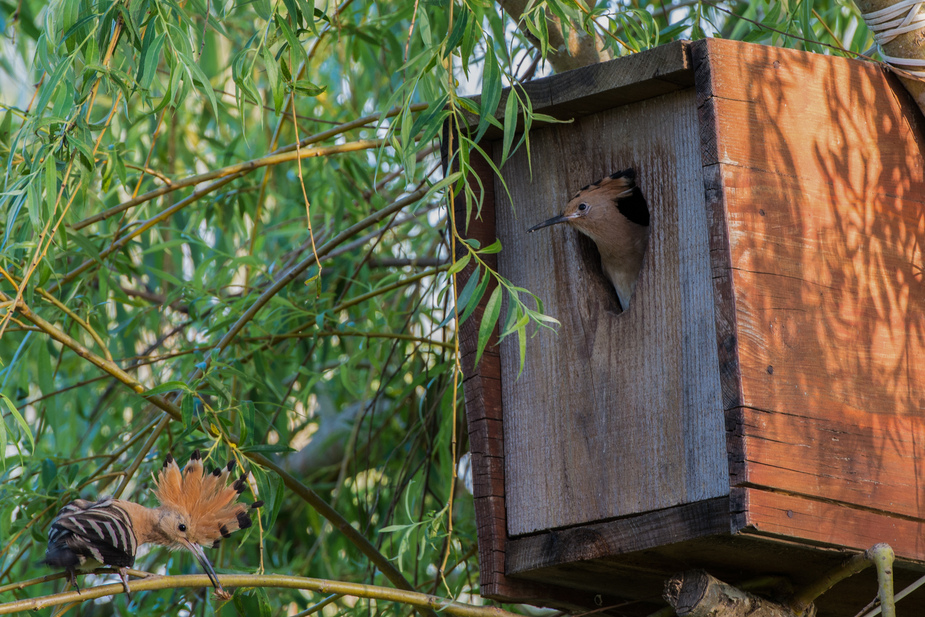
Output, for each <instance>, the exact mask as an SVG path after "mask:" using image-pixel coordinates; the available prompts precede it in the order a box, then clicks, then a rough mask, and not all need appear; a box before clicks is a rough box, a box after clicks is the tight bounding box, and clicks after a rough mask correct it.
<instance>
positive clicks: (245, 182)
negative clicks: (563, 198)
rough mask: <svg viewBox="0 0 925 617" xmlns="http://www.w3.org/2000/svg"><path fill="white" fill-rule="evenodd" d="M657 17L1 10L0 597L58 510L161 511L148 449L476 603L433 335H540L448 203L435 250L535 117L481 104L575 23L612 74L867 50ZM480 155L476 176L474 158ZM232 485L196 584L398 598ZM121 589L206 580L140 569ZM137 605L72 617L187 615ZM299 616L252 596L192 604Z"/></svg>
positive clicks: (75, 0) (733, 20) (812, 26)
mask: <svg viewBox="0 0 925 617" xmlns="http://www.w3.org/2000/svg"><path fill="white" fill-rule="evenodd" d="M672 7H673V8H670V9H669V8H666V7H665V5H664V4H662V3H653V2H646V1H639V2H637V1H634V2H632V3H623V4H618V3H606V2H601V3H598V4H596V5H593V6H588V5H585V4H582V3H578V2H576V1H575V0H548V1H545V2H534V3H530V4H529V5H528V9H527V14H525V15H524V16H523V17H522V20H521V21H520V22H517V23H515V22H514V21H513V20H512V19H511V18H510V17H509V16H506V15H505V14H504V13H503V12H502V11H501V10H500V9H499V8H498V7H497V6H495V5H494V4H492V3H490V2H488V1H487V0H422V1H421V2H404V1H400V2H373V1H371V0H354V1H353V2H351V1H349V0H348V1H346V2H343V3H340V4H337V3H335V2H331V1H329V0H281V1H276V2H270V1H269V0H257V1H255V2H232V1H225V0H223V1H221V2H211V1H209V2H202V1H198V0H197V1H193V2H175V1H173V0H136V1H133V2H125V1H117V0H54V1H53V2H51V3H50V4H47V5H46V3H45V2H39V1H38V0H23V1H22V2H6V1H0V30H3V33H4V36H5V43H4V47H3V48H2V49H3V50H4V51H3V52H0V86H2V87H0V160H2V163H3V166H2V169H3V171H2V189H0V268H2V270H0V293H2V294H3V295H2V296H0V412H2V417H0V448H2V450H0V586H2V585H5V584H7V583H10V582H15V581H24V580H27V579H29V578H32V577H37V576H41V575H43V574H45V573H46V572H47V571H46V570H45V569H44V568H42V567H41V566H38V565H36V564H37V562H39V560H40V559H41V558H42V555H43V552H44V546H45V542H46V541H47V528H48V524H49V522H50V521H51V519H52V518H53V516H54V514H55V513H56V512H57V510H58V509H60V507H61V506H62V505H64V504H65V503H67V502H68V501H70V500H72V499H74V498H76V497H79V496H84V497H94V496H96V495H100V494H107V493H114V492H117V491H118V492H120V493H121V495H122V496H123V497H124V498H130V499H133V500H137V501H139V502H141V503H144V504H146V505H153V504H152V502H151V497H150V496H149V492H148V491H147V490H145V489H147V488H149V487H150V480H149V478H150V473H151V472H152V471H154V470H156V469H157V468H158V466H159V463H160V461H161V460H162V458H163V457H164V455H165V454H166V453H167V452H172V453H173V454H174V456H176V457H177V458H178V459H180V460H181V462H182V461H184V460H185V459H186V457H187V456H188V455H189V454H190V453H191V452H192V450H193V449H194V448H196V447H199V448H201V449H203V451H204V452H207V453H208V456H209V458H210V459H211V461H210V462H211V463H212V464H216V465H217V464H221V463H223V462H224V461H226V460H227V459H229V458H232V457H233V458H236V459H237V460H239V462H242V463H243V462H245V459H246V458H248V457H250V458H256V459H258V460H260V457H267V458H269V459H272V460H273V461H275V462H276V463H278V464H279V465H280V466H281V467H282V468H283V469H284V470H285V471H286V473H288V474H290V476H292V477H293V478H295V479H297V480H299V481H300V482H301V483H303V484H306V485H308V486H310V487H312V488H313V489H314V490H315V491H316V492H317V493H318V494H319V495H320V496H321V498H323V499H324V500H325V501H326V502H327V503H329V504H330V505H331V506H332V507H333V508H334V509H335V510H336V511H337V512H339V513H340V515H341V516H342V517H344V519H346V521H347V522H348V523H349V525H350V526H352V527H353V528H354V529H357V530H359V532H360V533H361V534H362V535H364V536H365V537H366V538H368V539H369V540H370V541H371V542H373V543H374V544H376V546H377V547H378V548H379V550H380V551H381V552H382V554H383V559H384V560H385V561H387V562H391V563H393V564H395V565H396V566H397V567H398V568H399V570H400V571H401V573H402V574H403V575H404V577H405V579H406V580H407V581H409V582H410V583H411V584H413V585H415V586H416V587H417V588H419V589H421V590H425V591H429V592H436V591H439V590H443V591H444V592H446V593H447V594H448V595H453V596H460V595H463V594H474V593H477V590H478V587H477V578H478V576H477V575H478V564H477V562H476V560H475V558H474V557H473V555H474V550H473V547H474V543H475V521H474V514H473V507H472V499H471V496H469V495H468V494H467V493H465V491H464V490H460V488H459V486H460V485H459V483H456V482H455V481H454V474H453V470H454V468H455V464H456V459H458V457H459V456H460V455H461V453H463V452H465V451H466V450H467V449H468V445H467V443H466V438H465V435H466V434H467V431H466V430H465V422H464V414H463V413H462V411H461V396H462V392H461V387H460V386H459V384H460V382H461V380H460V379H458V375H456V374H455V371H456V370H457V362H456V359H455V357H454V353H455V348H456V341H455V338H454V337H455V332H456V328H457V325H458V324H459V323H464V322H465V321H466V320H468V319H470V318H471V317H472V316H473V315H474V314H476V313H475V309H476V306H477V305H478V304H479V302H481V301H485V311H484V315H483V317H482V321H481V323H480V324H479V327H478V355H479V356H481V354H482V353H483V352H484V351H485V349H486V348H487V347H488V345H489V344H491V343H490V341H491V336H490V335H491V334H492V332H498V333H499V334H500V337H501V338H505V337H509V336H511V337H514V336H516V337H517V349H519V351H520V357H521V363H520V370H521V371H523V370H524V363H523V359H524V354H525V352H526V345H527V340H528V338H529V335H530V334H532V333H533V332H535V331H536V329H537V327H554V326H555V324H556V322H555V320H554V319H552V318H551V317H549V316H546V315H544V314H543V305H542V302H541V299H540V298H537V297H535V296H534V295H533V294H532V293H531V292H530V291H528V290H526V289H523V288H520V287H517V286H516V285H514V284H513V283H512V282H510V281H507V280H505V279H504V278H503V277H501V276H499V275H498V273H497V272H494V271H492V270H491V269H490V268H489V266H488V264H487V263H486V260H485V257H486V256H487V255H492V254H494V253H497V252H498V251H500V250H502V248H503V247H501V246H500V244H498V243H495V244H493V245H491V246H486V247H481V246H479V245H478V243H477V242H474V241H469V240H465V239H464V237H462V236H460V235H456V234H454V233H452V232H451V231H450V230H451V229H452V227H451V226H450V221H449V220H448V219H450V218H452V217H453V216H454V215H453V214H451V213H450V211H449V209H448V208H447V207H446V206H447V201H448V195H450V194H452V195H453V196H454V197H455V198H456V199H457V200H459V201H458V203H460V204H462V206H463V207H462V208H461V209H460V210H459V211H460V212H461V213H462V215H463V218H462V219H461V220H459V221H456V224H457V226H458V227H459V228H461V229H465V228H466V227H467V225H468V224H469V223H470V222H471V221H472V220H473V219H474V218H477V217H479V216H480V214H481V208H482V203H483V202H482V195H483V191H484V188H485V187H483V186H481V185H479V184H478V182H473V181H471V180H472V176H471V175H470V173H469V172H470V170H471V160H472V157H474V156H477V155H481V156H484V157H485V158H486V159H487V160H488V161H489V162H490V164H492V165H494V166H496V171H497V172H498V173H499V178H500V186H501V188H504V183H503V174H501V173H500V172H501V171H503V164H504V160H506V159H507V158H508V157H509V156H510V155H511V154H512V153H514V152H516V151H518V150H519V149H520V148H526V149H527V151H528V153H529V145H530V142H529V130H530V128H531V126H532V123H534V122H537V121H540V120H542V121H547V122H549V121H552V118H549V117H545V116H542V115H540V114H536V113H534V112H533V109H532V104H531V101H530V100H529V98H528V97H527V96H526V95H525V91H524V89H523V88H522V87H514V88H513V89H510V90H509V91H508V94H507V96H504V92H503V89H504V88H505V87H506V86H509V85H510V84H512V83H514V84H519V83H520V80H521V78H523V77H524V76H525V75H527V74H532V71H533V69H527V68H526V67H530V66H531V65H532V66H533V68H536V70H537V71H538V72H539V73H540V74H541V73H542V72H543V71H544V70H548V67H546V65H545V63H544V62H543V61H541V60H540V58H538V57H537V54H539V53H542V54H547V53H551V52H554V51H556V50H555V49H553V47H552V45H551V43H550V40H551V37H553V36H554V35H556V34H561V31H562V30H566V31H567V30H570V29H573V28H582V29H584V30H585V31H586V32H587V33H589V34H592V35H594V36H599V37H600V40H601V43H602V46H603V47H604V48H605V49H606V50H607V51H608V52H609V53H612V54H614V55H622V54H627V53H632V52H635V51H640V50H643V49H647V48H649V47H653V46H655V45H659V44H662V43H665V42H667V41H670V40H673V39H677V38H685V37H687V38H690V37H694V38H697V37H701V36H704V35H705V34H715V35H717V36H724V37H732V38H741V39H744V40H752V41H759V42H764V43H770V44H779V45H791V46H796V47H801V48H806V49H810V50H814V51H821V52H823V53H837V52H835V51H833V50H832V49H831V48H829V47H826V46H825V45H826V44H831V45H838V46H842V45H844V46H847V48H848V49H849V50H851V51H862V50H863V49H864V48H865V47H866V46H867V45H869V43H870V37H869V35H868V33H867V30H866V28H865V27H864V26H863V24H861V23H860V22H859V19H858V16H857V11H856V9H854V8H853V6H852V5H850V4H848V3H840V2H835V1H831V0H830V1H826V2H821V1H820V2H810V1H809V0H802V1H800V2H794V1H793V0H791V2H784V3H777V2H770V1H763V2H749V3H744V2H740V3H723V4H721V5H717V6H714V5H712V4H708V3H701V2H687V1H685V2H678V3H675V4H674V5H672ZM804 39H806V40H804ZM538 50H539V51H538ZM534 59H535V60H537V62H536V63H532V62H531V60H534ZM477 91H481V93H482V96H481V98H480V99H471V98H466V96H465V95H468V94H472V93H474V92H477ZM466 114H468V116H467V115H466ZM467 118H471V119H473V120H472V124H473V127H472V130H467V129H466V126H467V123H468V122H469V120H468V119H467ZM518 123H519V124H520V126H522V127H525V128H526V129H527V130H526V131H523V130H518V129H517V128H516V127H517V124H518ZM445 125H448V126H450V127H451V128H453V129H454V132H453V140H454V141H453V149H452V153H451V160H450V161H448V162H449V164H450V167H449V169H450V170H451V171H450V173H448V175H446V176H444V175H442V174H443V171H442V169H443V168H442V166H441V164H440V163H441V161H440V158H439V152H440V149H439V143H438V140H439V139H440V138H441V135H442V131H443V128H444V126H445ZM491 129H493V130H499V131H500V132H499V133H498V134H499V135H501V140H502V150H503V151H502V152H501V157H500V160H498V161H493V160H492V158H491V157H490V156H485V152H483V151H482V150H481V147H480V145H479V141H480V140H481V139H482V137H483V136H484V135H485V133H486V132H487V131H488V130H491ZM297 142H299V145H298V147H296V145H295V144H296V143H297ZM297 154H301V155H302V157H303V158H302V159H301V161H299V160H297V159H296V156H297ZM309 219H310V223H311V226H310V228H309V225H308V223H309ZM454 256H456V258H455V259H454ZM465 267H469V268H470V269H473V270H474V273H473V274H472V275H471V276H470V278H469V279H468V282H467V283H466V284H465V285H464V286H461V287H460V288H459V289H455V288H454V285H453V284H452V278H451V277H452V276H453V275H454V274H456V273H458V272H460V271H462V269H463V268H465ZM454 386H455V387H456V388H457V389H455V390H454ZM165 413H167V414H170V416H169V417H170V418H171V419H170V421H169V422H162V419H163V418H164V417H165V415H164V414H165ZM135 463H137V464H138V471H137V473H134V475H132V476H131V477H124V476H123V475H122V474H123V472H125V471H126V470H128V469H130V468H132V465H133V464H135ZM248 466H249V468H250V469H251V470H252V472H253V478H254V481H253V485H252V486H253V487H254V488H255V489H256V492H257V493H259V498H260V499H263V500H264V501H265V502H266V506H265V507H264V508H263V509H262V510H261V516H260V520H259V524H257V525H255V527H254V528H253V529H252V530H250V531H249V532H247V533H239V534H236V535H235V536H234V537H233V539H231V540H229V541H228V542H227V543H226V545H225V546H226V548H223V549H221V550H220V551H219V552H218V553H213V554H212V556H213V557H214V560H215V562H216V566H217V568H218V570H219V571H237V572H254V571H256V570H259V569H261V568H263V569H264V570H266V571H269V572H278V573H287V574H288V573H296V574H300V575H304V576H314V577H320V578H336V579H340V580H348V581H361V582H370V583H377V584H394V581H391V582H390V581H387V580H386V577H385V575H384V574H383V568H382V567H381V564H373V563H371V562H370V560H369V559H367V557H365V556H364V555H363V554H362V553H361V552H360V550H359V549H358V548H357V546H356V545H355V544H354V543H352V542H350V541H349V540H348V539H347V538H346V537H345V535H344V534H343V533H341V531H338V530H337V529H335V527H334V526H333V525H332V523H331V522H328V521H326V520H325V519H323V518H322V517H321V516H320V515H319V514H318V513H317V512H316V511H315V510H314V509H312V508H310V507H309V506H308V505H307V503H306V501H304V500H303V499H302V498H300V497H299V496H298V495H296V494H294V493H293V492H292V491H290V490H289V489H287V488H285V486H284V479H283V477H282V476H281V474H279V473H277V472H275V471H273V469H271V468H270V467H261V466H260V465H258V464H256V463H249V464H248ZM451 494H452V498H451ZM255 498H256V497H255ZM451 516H452V525H451V524H450V523H451V520H450V517H451ZM451 529H452V532H451V531H450V530H451ZM457 562H458V563H457ZM452 564H457V566H456V567H455V568H452V567H447V571H446V576H445V577H442V575H441V572H442V571H443V568H444V566H451V565H452ZM136 567H139V568H143V569H157V570H158V571H165V570H163V568H165V567H166V572H169V573H171V574H176V573H180V572H198V565H197V564H196V563H195V561H194V560H192V559H190V558H189V557H188V556H185V555H182V554H174V555H173V556H170V555H168V554H167V553H165V552H164V551H162V550H159V549H155V550H153V551H151V552H150V553H148V554H146V555H144V556H143V557H141V558H139V561H138V563H137V565H136ZM52 591H53V587H52V585H51V584H47V583H46V584H42V585H38V586H34V587H27V588H26V589H23V590H18V591H15V592H5V593H3V594H0V602H6V601H11V600H13V599H14V598H22V597H27V596H35V595H40V594H48V593H51V592H52ZM145 594H146V595H144V596H143V597H142V598H132V599H131V600H129V599H126V598H125V597H124V596H123V597H119V598H117V599H115V600H113V601H112V602H111V604H110V605H106V604H103V605H92V604H91V603H86V605H85V606H83V607H82V608H81V610H82V611H83V612H84V614H91V613H93V612H94V611H98V612H107V613H110V612H118V613H120V614H121V613H126V612H128V610H131V611H132V612H135V613H138V614H160V613H162V612H164V611H165V610H169V611H170V612H176V608H177V607H178V606H183V607H184V608H193V607H194V606H199V604H197V603H199V602H201V600H200V599H198V598H197V596H196V595H195V593H193V592H192V591H187V592H181V591H175V592H158V593H153V592H145ZM316 601H318V598H313V597H310V596H309V595H308V594H303V593H302V592H297V591H292V590H264V589H259V588H258V589H250V590H241V591H239V592H238V593H237V594H236V595H235V598H234V600H233V601H232V602H229V603H227V604H225V605H223V606H222V605H220V604H218V603H216V601H214V600H213V599H209V600H207V601H206V607H207V608H206V610H207V611H209V612H221V613H223V614H226V615H233V614H238V613H240V614H261V615H263V614H274V615H282V614H292V613H294V612H298V611H301V610H304V609H305V608H306V607H308V606H311V605H312V604H314V603H315V602H316ZM128 602H132V606H131V609H129V608H127V606H128V605H127V603H128ZM387 606H388V605H386V604H385V603H375V604H367V603H364V602H360V603H356V602H353V601H348V599H340V600H337V601H335V602H333V603H332V604H331V605H329V606H328V607H326V608H325V609H324V610H325V612H326V613H328V615H334V614H339V613H357V614H360V613H367V612H368V611H370V610H375V611H377V612H379V611H387V610H389V608H386V607H387ZM167 607H170V608H169V609H168V608H167ZM370 607H372V609H371V608H370ZM194 610H198V609H194ZM402 610H404V609H402ZM404 612H408V611H407V610H404Z"/></svg>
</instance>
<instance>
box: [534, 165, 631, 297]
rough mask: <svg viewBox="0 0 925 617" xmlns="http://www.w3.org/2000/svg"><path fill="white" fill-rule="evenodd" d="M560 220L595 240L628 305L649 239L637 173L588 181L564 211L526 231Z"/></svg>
mask: <svg viewBox="0 0 925 617" xmlns="http://www.w3.org/2000/svg"><path fill="white" fill-rule="evenodd" d="M557 223H568V224H569V225H571V226H572V227H574V228H575V229H577V230H578V231H580V232H581V233H583V234H585V235H586V236H588V237H589V238H591V239H592V240H594V243H595V244H596V245H597V250H598V252H600V254H601V266H602V267H603V269H604V274H606V275H607V278H608V279H610V282H611V283H612V284H613V287H614V289H615V290H616V292H617V297H618V298H619V299H620V307H621V308H622V309H623V310H624V311H625V310H626V309H627V308H629V303H630V298H632V297H633V291H634V289H635V288H636V278H637V277H638V276H639V270H640V269H641V268H642V258H643V256H644V255H645V252H646V245H647V244H648V242H649V208H648V207H647V206H646V201H645V199H644V198H643V196H642V191H640V190H639V187H638V186H636V172H635V171H634V170H633V169H625V170H623V171H618V172H615V173H613V174H611V175H610V176H608V177H606V178H603V179H602V180H598V181H597V182H595V183H594V184H589V185H588V186H586V187H584V188H582V189H581V190H580V191H578V192H577V193H576V194H575V196H574V197H572V199H571V200H570V201H569V202H568V204H567V205H566V206H565V210H564V211H563V212H562V214H560V215H558V216H554V217H552V218H551V219H549V220H546V221H543V222H542V223H540V224H539V225H535V226H533V227H531V228H530V229H528V230H527V231H529V232H532V231H536V230H537V229H542V228H543V227H548V226H550V225H556V224H557Z"/></svg>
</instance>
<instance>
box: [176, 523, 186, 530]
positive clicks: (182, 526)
mask: <svg viewBox="0 0 925 617" xmlns="http://www.w3.org/2000/svg"><path fill="white" fill-rule="evenodd" d="M177 529H179V530H180V531H186V525H184V524H183V523H180V525H179V526H178V527H177Z"/></svg>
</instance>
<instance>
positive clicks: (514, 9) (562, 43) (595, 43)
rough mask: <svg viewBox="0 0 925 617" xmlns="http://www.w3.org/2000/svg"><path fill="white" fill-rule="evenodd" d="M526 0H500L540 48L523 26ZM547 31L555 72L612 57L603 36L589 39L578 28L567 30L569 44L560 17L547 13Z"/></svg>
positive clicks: (508, 12) (527, 35) (525, 33)
mask: <svg viewBox="0 0 925 617" xmlns="http://www.w3.org/2000/svg"><path fill="white" fill-rule="evenodd" d="M527 3H528V2H527V0H498V4H499V5H500V6H501V8H502V9H503V10H504V12H505V13H507V14H508V15H510V16H511V18H512V19H513V20H514V21H515V22H517V27H518V28H520V30H521V32H523V33H524V35H525V36H526V37H527V39H528V40H529V41H530V42H531V43H533V45H534V47H536V48H537V49H539V44H540V42H539V40H538V39H537V38H536V37H535V36H533V34H532V33H531V32H530V31H529V30H528V29H527V28H526V26H524V24H523V22H522V21H521V19H520V17H521V15H523V13H524V9H525V8H526V7H527ZM546 26H547V27H546V29H547V31H548V33H549V46H550V47H552V49H553V51H552V52H551V53H550V54H549V55H548V56H546V59H547V60H548V61H549V64H550V65H552V68H553V70H554V71H555V72H556V73H561V72H562V71H568V70H570V69H577V68H578V67H582V66H588V65H590V64H596V63H598V62H604V61H605V60H610V59H611V57H612V56H611V54H610V52H609V51H608V50H606V49H604V41H603V40H602V39H601V37H600V35H594V36H590V35H588V34H587V33H586V32H584V31H583V30H581V29H580V28H578V27H574V26H572V27H571V28H569V29H568V41H566V40H565V39H564V38H563V37H562V24H561V23H560V22H559V18H558V17H555V16H553V15H550V14H549V13H548V12H547V13H546Z"/></svg>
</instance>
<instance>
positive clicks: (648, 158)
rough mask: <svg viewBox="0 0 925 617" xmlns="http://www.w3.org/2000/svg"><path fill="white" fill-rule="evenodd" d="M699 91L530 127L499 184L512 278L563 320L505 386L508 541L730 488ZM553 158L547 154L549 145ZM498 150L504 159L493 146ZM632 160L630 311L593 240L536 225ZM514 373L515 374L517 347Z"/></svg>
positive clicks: (509, 370) (505, 349)
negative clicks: (635, 239)
mask: <svg viewBox="0 0 925 617" xmlns="http://www.w3.org/2000/svg"><path fill="white" fill-rule="evenodd" d="M694 103H695V93H694V92H693V90H686V91H679V92H675V93H671V94H667V95H664V96H661V97H657V98H655V99H649V100H647V101H643V102H640V103H635V104H632V105H627V106H623V107H618V108H615V109H613V110H610V111H606V112H601V113H599V114H595V115H593V116H587V117H584V118H581V119H579V120H577V121H576V122H575V123H573V124H569V125H556V126H552V127H547V128H545V129H542V130H539V131H534V132H533V133H532V135H531V142H532V147H533V152H534V155H533V161H532V165H533V170H532V181H531V175H530V170H529V168H528V165H527V159H526V154H525V153H524V152H523V151H521V152H518V153H517V154H515V155H514V156H513V157H512V158H511V159H510V160H509V161H508V162H507V163H506V165H505V167H504V174H505V179H506V181H507V186H508V188H509V189H510V194H511V197H512V199H513V203H511V202H510V201H509V200H508V197H507V194H506V193H505V192H504V191H503V190H502V189H500V188H499V187H497V186H496V188H495V195H496V208H495V210H496V217H497V233H498V238H499V239H500V240H501V243H502V246H503V247H504V250H503V251H502V252H501V253H500V254H499V260H498V263H499V268H500V272H501V273H502V274H503V275H504V276H506V277H508V278H509V279H510V280H511V281H512V282H513V283H514V284H516V285H518V286H522V287H525V288H527V289H530V290H531V291H533V292H535V293H537V295H538V296H539V297H540V298H542V300H543V302H544V305H545V310H546V312H547V313H548V314H550V315H552V316H553V317H555V318H556V319H558V320H559V321H560V322H561V324H562V325H561V327H560V328H558V332H552V331H550V330H547V329H543V330H540V331H538V333H537V335H536V337H535V338H533V339H532V340H531V342H530V344H528V346H527V361H526V367H525V369H524V372H523V375H521V376H520V378H518V379H513V378H508V379H505V380H504V381H503V382H502V384H501V388H502V399H503V404H504V431H505V435H504V440H505V493H506V498H507V523H508V533H509V535H511V536H517V535H521V534H526V533H531V532H534V531H538V530H546V529H552V528H557V527H565V526H571V525H578V524H583V523H589V522H594V521H600V520H606V519H611V518H615V517H621V516H626V515H629V514H635V513H640V512H646V511H652V510H660V509H663V508H667V507H671V506H674V505H678V504H683V503H693V502H697V501H702V500H704V499H709V498H712V497H721V496H723V495H725V494H726V493H727V492H728V486H729V483H728V478H727V465H726V452H725V442H724V431H723V417H722V413H721V409H722V407H721V404H722V403H721V397H720V391H719V383H720V382H719V376H718V372H717V366H718V361H717V353H716V334H715V331H714V315H713V287H712V282H711V280H710V270H709V267H710V266H709V253H708V243H709V239H708V233H707V221H706V214H705V212H706V210H705V204H704V198H703V180H702V176H701V164H700V153H699V149H698V137H697V135H698V130H699V128H698V120H697V114H696V109H695V106H694ZM538 153H542V154H538ZM496 156H497V153H496ZM627 167H634V168H636V170H637V181H638V183H639V185H640V187H641V188H642V191H643V194H644V195H645V197H646V199H647V201H648V204H649V208H650V211H651V216H652V227H651V232H650V240H649V248H648V253H647V255H646V257H645V260H644V265H643V268H642V272H641V274H640V279H639V281H638V284H637V287H636V292H635V295H634V297H633V300H632V303H631V305H630V308H629V310H628V311H626V312H624V313H619V307H618V305H617V300H616V295H615V293H614V292H613V289H612V287H611V286H610V284H609V283H608V282H607V280H606V279H605V278H604V276H603V274H602V272H601V268H600V258H599V256H598V255H597V250H596V248H595V247H594V244H593V242H591V241H590V240H587V239H586V238H584V237H583V236H580V235H579V234H578V232H576V231H574V230H572V229H570V228H568V227H566V226H564V225H561V226H557V227H553V228H549V229H544V230H541V231H538V232H536V233H532V234H527V233H525V232H526V229H527V228H528V227H530V226H531V225H532V224H534V223H536V222H538V221H542V220H544V219H546V218H548V217H550V216H552V215H553V214H555V213H557V212H559V211H561V209H562V207H563V206H564V205H565V203H566V202H567V201H568V198H569V197H570V196H571V195H572V194H574V192H575V191H576V190H578V189H579V188H580V187H582V186H584V185H585V184H588V183H590V182H593V181H596V180H598V179H600V178H601V177H603V176H604V175H607V174H610V173H611V172H613V171H616V170H619V169H624V168H627ZM501 362H502V373H503V374H504V375H506V376H507V375H510V376H512V377H513V376H515V375H517V372H518V355H517V348H516V341H514V340H505V341H504V342H502V344H501Z"/></svg>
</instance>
